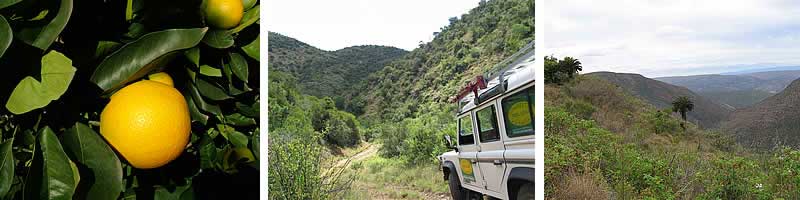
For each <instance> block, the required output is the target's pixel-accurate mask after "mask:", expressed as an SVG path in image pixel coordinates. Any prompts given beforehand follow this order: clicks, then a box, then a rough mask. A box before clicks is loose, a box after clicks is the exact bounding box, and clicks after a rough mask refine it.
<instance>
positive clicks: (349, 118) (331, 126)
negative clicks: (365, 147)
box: [323, 110, 361, 147]
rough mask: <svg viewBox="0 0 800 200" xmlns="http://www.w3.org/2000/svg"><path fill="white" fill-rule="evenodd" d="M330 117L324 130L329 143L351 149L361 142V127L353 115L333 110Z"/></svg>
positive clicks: (329, 114)
mask: <svg viewBox="0 0 800 200" xmlns="http://www.w3.org/2000/svg"><path fill="white" fill-rule="evenodd" d="M328 117H329V118H328V120H327V121H325V129H324V130H323V133H324V134H325V138H326V140H328V142H330V143H332V144H335V145H338V146H343V147H351V146H355V145H356V144H358V143H359V142H360V141H361V131H360V130H359V127H360V126H361V125H359V123H358V121H357V120H356V117H355V116H353V114H350V113H347V112H344V111H338V110H331V111H329V113H328Z"/></svg>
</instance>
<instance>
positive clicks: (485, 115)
mask: <svg viewBox="0 0 800 200" xmlns="http://www.w3.org/2000/svg"><path fill="white" fill-rule="evenodd" d="M477 115H478V130H479V131H480V135H479V136H480V140H481V143H486V142H492V141H497V140H500V134H499V133H498V132H497V115H496V113H495V109H494V105H492V106H489V107H486V108H484V109H483V110H480V111H478V112H477Z"/></svg>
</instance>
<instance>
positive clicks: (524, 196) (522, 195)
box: [517, 183, 534, 200]
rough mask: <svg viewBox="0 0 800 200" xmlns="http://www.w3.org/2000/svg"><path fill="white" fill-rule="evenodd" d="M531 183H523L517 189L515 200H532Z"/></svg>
mask: <svg viewBox="0 0 800 200" xmlns="http://www.w3.org/2000/svg"><path fill="white" fill-rule="evenodd" d="M533 190H534V189H533V183H525V184H522V185H521V186H519V189H517V200H533V199H534V197H533Z"/></svg>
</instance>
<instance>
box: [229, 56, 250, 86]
mask: <svg viewBox="0 0 800 200" xmlns="http://www.w3.org/2000/svg"><path fill="white" fill-rule="evenodd" d="M230 57H231V61H230V63H229V64H230V66H231V71H232V72H233V74H234V75H236V77H239V80H242V81H244V82H245V83H247V76H248V72H247V60H245V59H244V57H242V55H240V54H238V53H230Z"/></svg>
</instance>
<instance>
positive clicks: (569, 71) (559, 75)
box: [544, 56, 583, 85]
mask: <svg viewBox="0 0 800 200" xmlns="http://www.w3.org/2000/svg"><path fill="white" fill-rule="evenodd" d="M581 70H583V66H582V65H581V61H578V59H575V58H572V57H569V56H567V57H564V59H562V60H559V59H558V58H556V57H553V56H545V57H544V77H545V78H544V81H545V84H551V83H554V84H558V85H561V84H563V83H564V82H568V81H570V80H572V79H573V78H574V77H575V76H576V75H578V72H580V71H581Z"/></svg>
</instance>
